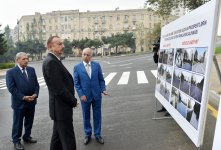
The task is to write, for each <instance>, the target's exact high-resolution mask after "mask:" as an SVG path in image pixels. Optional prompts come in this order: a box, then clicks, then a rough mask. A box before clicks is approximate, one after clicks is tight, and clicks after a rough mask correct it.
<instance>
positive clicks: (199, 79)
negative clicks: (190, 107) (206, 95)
mask: <svg viewBox="0 0 221 150" xmlns="http://www.w3.org/2000/svg"><path fill="white" fill-rule="evenodd" d="M203 85H204V76H203V75H200V74H195V73H193V74H192V78H191V86H190V96H191V97H192V98H194V99H195V100H196V101H198V102H199V103H201V100H202V94H203Z"/></svg>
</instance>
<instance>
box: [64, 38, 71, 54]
mask: <svg viewBox="0 0 221 150" xmlns="http://www.w3.org/2000/svg"><path fill="white" fill-rule="evenodd" d="M64 46H65V48H64V55H65V56H66V55H70V54H73V52H72V47H73V46H72V44H71V42H70V41H69V40H67V39H65V40H64Z"/></svg>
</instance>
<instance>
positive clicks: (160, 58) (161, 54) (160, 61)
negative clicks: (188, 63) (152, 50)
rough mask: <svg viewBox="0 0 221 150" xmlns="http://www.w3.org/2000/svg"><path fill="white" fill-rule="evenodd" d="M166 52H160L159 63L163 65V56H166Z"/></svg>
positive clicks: (161, 50) (162, 50)
mask: <svg viewBox="0 0 221 150" xmlns="http://www.w3.org/2000/svg"><path fill="white" fill-rule="evenodd" d="M164 53H165V50H164V49H160V51H159V63H163V56H164Z"/></svg>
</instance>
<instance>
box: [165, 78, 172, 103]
mask: <svg viewBox="0 0 221 150" xmlns="http://www.w3.org/2000/svg"><path fill="white" fill-rule="evenodd" d="M171 87H172V86H171V84H169V83H167V82H165V88H164V95H163V96H164V98H165V99H166V100H167V101H168V102H169V101H170V92H171Z"/></svg>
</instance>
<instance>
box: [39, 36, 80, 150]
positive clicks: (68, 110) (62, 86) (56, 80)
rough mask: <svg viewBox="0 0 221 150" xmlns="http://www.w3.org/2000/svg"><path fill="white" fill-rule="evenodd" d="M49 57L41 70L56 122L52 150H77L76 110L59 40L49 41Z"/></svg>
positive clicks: (52, 114) (51, 114) (51, 115)
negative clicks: (74, 116)
mask: <svg viewBox="0 0 221 150" xmlns="http://www.w3.org/2000/svg"><path fill="white" fill-rule="evenodd" d="M47 47H48V50H49V53H48V55H47V57H46V59H45V60H44V62H43V66H42V70H43V75H44V79H45V82H46V84H47V86H48V91H49V112H50V117H51V119H52V120H54V127H53V134H52V138H51V145H50V150H76V140H75V133H74V127H73V118H72V117H73V108H74V107H76V106H77V99H76V98H75V91H74V83H73V78H72V76H71V74H70V73H69V72H68V70H67V69H66V68H65V67H64V65H63V64H62V62H61V60H60V58H61V55H62V54H63V51H64V44H63V42H62V40H61V39H60V38H59V37H58V36H52V37H50V38H49V39H48V41H47Z"/></svg>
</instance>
